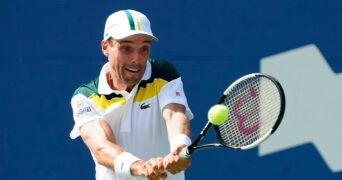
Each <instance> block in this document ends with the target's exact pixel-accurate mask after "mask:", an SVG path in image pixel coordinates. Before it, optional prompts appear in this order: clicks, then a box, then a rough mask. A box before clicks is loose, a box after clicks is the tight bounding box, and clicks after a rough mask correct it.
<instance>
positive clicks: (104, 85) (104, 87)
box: [98, 61, 152, 95]
mask: <svg viewBox="0 0 342 180" xmlns="http://www.w3.org/2000/svg"><path fill="white" fill-rule="evenodd" d="M109 68H110V67H109V62H107V63H106V64H104V65H103V66H102V69H101V72H100V76H99V86H98V92H99V94H105V95H107V94H112V93H113V92H114V93H119V94H123V93H127V92H126V91H116V90H113V89H112V88H110V86H109V84H108V82H107V73H108V72H109ZM151 74H152V68H151V63H150V61H147V62H146V71H145V73H144V75H143V77H142V78H141V80H147V79H149V78H150V77H151ZM141 80H140V81H141ZM140 81H139V83H140ZM139 83H137V84H136V85H135V86H137V85H138V84H139Z"/></svg>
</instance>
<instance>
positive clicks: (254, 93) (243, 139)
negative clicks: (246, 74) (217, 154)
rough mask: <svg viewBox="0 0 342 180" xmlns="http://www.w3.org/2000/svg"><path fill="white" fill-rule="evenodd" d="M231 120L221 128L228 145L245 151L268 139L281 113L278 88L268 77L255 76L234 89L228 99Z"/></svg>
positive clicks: (222, 135)
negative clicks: (245, 148) (247, 147)
mask: <svg viewBox="0 0 342 180" xmlns="http://www.w3.org/2000/svg"><path fill="white" fill-rule="evenodd" d="M224 104H225V105H226V106H227V107H228V108H229V110H230V117H229V119H228V120H227V121H226V122H225V123H224V124H222V125H221V126H219V127H218V131H219V136H220V139H221V140H222V141H223V142H222V143H224V144H225V145H226V146H229V147H233V148H241V147H245V146H250V145H253V143H255V142H257V141H258V140H259V139H260V138H262V137H264V136H267V135H268V134H269V133H270V131H271V130H272V128H273V126H274V124H275V123H276V121H277V119H278V115H279V111H280V95H279V92H278V88H277V86H276V85H275V84H274V83H273V82H272V81H271V80H269V79H268V78H265V77H253V78H250V79H247V80H245V81H243V82H241V83H239V84H237V86H235V87H233V88H232V89H231V90H230V92H229V93H228V96H227V97H226V98H225V100H224Z"/></svg>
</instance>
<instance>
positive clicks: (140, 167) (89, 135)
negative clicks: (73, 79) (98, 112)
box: [80, 120, 166, 179]
mask: <svg viewBox="0 0 342 180" xmlns="http://www.w3.org/2000/svg"><path fill="white" fill-rule="evenodd" d="M80 133H81V136H82V139H83V141H84V143H85V144H86V145H87V146H88V148H89V149H90V150H91V152H92V153H93V154H94V156H95V159H96V161H97V162H98V163H99V164H101V165H103V166H106V167H107V168H109V169H112V170H115V168H116V167H114V165H115V164H117V163H114V162H115V161H117V160H119V159H120V158H121V159H120V160H119V161H125V158H126V157H127V156H126V155H125V154H129V153H127V152H125V150H124V149H123V148H122V147H120V146H118V145H117V144H116V141H115V137H114V134H113V132H112V130H111V128H110V126H109V125H108V124H107V122H106V121H104V120H94V121H91V122H89V123H87V124H84V125H83V126H82V127H81V128H80ZM120 156H121V157H120ZM122 156H123V157H122ZM129 158H130V157H129ZM133 160H134V159H133ZM160 169H163V161H162V158H152V159H150V160H148V161H143V160H139V159H136V160H134V162H133V163H132V162H130V163H129V171H130V173H131V175H133V176H146V177H148V178H152V179H154V178H159V177H161V178H165V177H166V173H163V172H161V171H160Z"/></svg>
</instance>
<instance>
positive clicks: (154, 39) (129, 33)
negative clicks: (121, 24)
mask: <svg viewBox="0 0 342 180" xmlns="http://www.w3.org/2000/svg"><path fill="white" fill-rule="evenodd" d="M118 34H119V33H109V35H108V37H107V38H106V39H104V40H107V39H109V37H112V38H114V39H115V40H122V39H125V38H127V37H130V36H133V35H137V34H145V35H148V36H150V37H151V38H152V40H153V41H159V39H158V38H157V37H155V36H153V35H152V34H150V33H147V32H145V31H128V32H126V33H121V34H119V35H118Z"/></svg>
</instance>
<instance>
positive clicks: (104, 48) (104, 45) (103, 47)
mask: <svg viewBox="0 0 342 180" xmlns="http://www.w3.org/2000/svg"><path fill="white" fill-rule="evenodd" d="M108 46H109V42H108V41H105V40H102V41H101V50H102V53H103V55H105V56H108Z"/></svg>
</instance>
